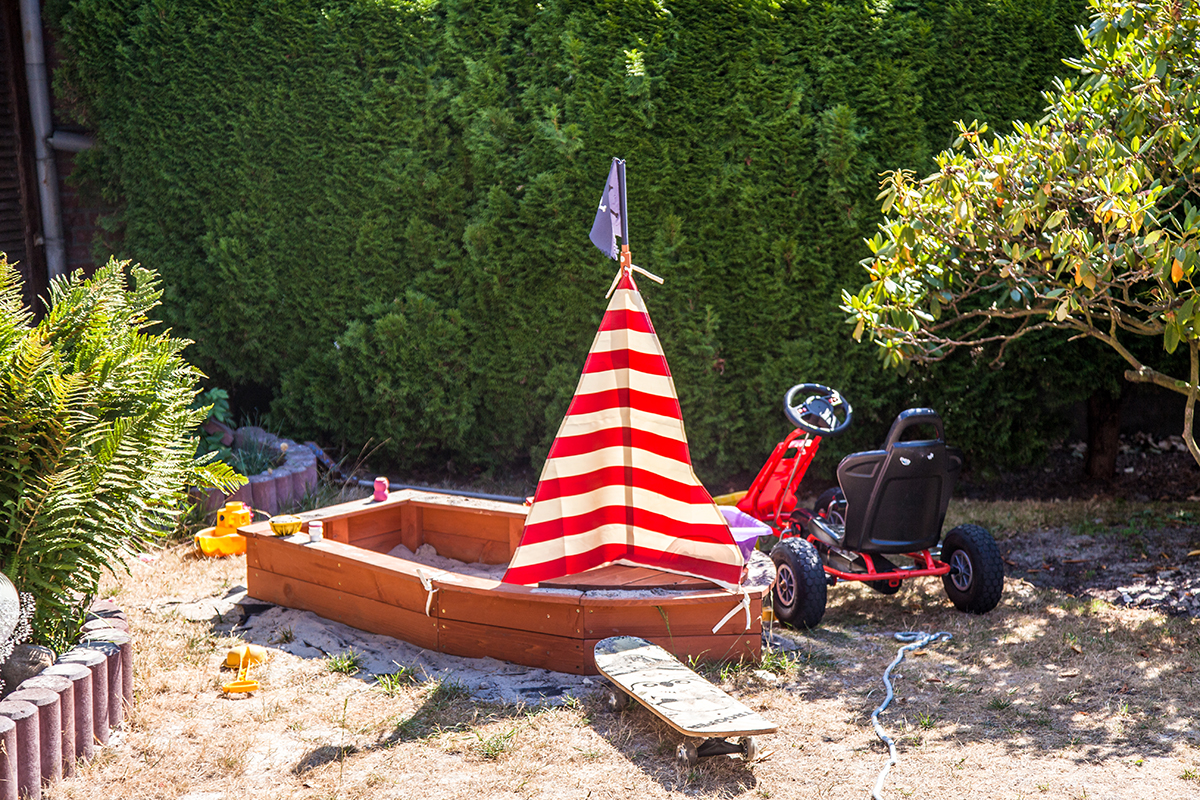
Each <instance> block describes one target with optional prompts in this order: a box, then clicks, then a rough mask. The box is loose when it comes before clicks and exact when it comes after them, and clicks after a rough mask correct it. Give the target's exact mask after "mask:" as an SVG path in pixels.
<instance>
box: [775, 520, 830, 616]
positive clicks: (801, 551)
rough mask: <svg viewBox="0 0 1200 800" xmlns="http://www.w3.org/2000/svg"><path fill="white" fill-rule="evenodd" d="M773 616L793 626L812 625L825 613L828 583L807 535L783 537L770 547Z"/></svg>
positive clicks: (819, 558) (819, 559)
mask: <svg viewBox="0 0 1200 800" xmlns="http://www.w3.org/2000/svg"><path fill="white" fill-rule="evenodd" d="M771 560H772V561H774V562H775V583H774V585H773V586H772V589H771V603H772V605H773V606H774V608H775V618H776V619H778V620H779V621H780V622H784V623H787V624H788V625H791V626H793V627H804V628H815V627H817V626H818V625H820V624H821V618H822V617H824V616H825V601H826V600H827V593H828V586H827V585H826V583H825V569H824V567H822V566H821V557H820V556H819V555H817V550H816V548H814V547H813V546H812V544H811V543H810V542H809V541H808V540H807V539H801V538H799V537H792V538H790V539H784V540H783V541H782V542H780V543H779V544H777V545H775V547H774V548H773V549H772V550H771Z"/></svg>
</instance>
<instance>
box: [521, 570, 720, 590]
mask: <svg viewBox="0 0 1200 800" xmlns="http://www.w3.org/2000/svg"><path fill="white" fill-rule="evenodd" d="M538 588H540V589H577V590H579V591H581V592H587V591H595V590H604V589H674V590H679V591H705V590H716V589H717V588H718V587H717V586H716V585H715V584H713V583H712V582H710V581H706V580H703V579H702V578H693V577H692V576H690V575H676V574H675V573H673V572H663V571H662V570H660V569H652V568H650V567H630V566H626V565H624V564H609V565H607V566H603V567H596V568H595V569H589V570H588V571H587V572H581V573H579V574H578V575H568V576H566V577H565V578H555V579H554V580H550V581H542V582H541V583H539V584H538Z"/></svg>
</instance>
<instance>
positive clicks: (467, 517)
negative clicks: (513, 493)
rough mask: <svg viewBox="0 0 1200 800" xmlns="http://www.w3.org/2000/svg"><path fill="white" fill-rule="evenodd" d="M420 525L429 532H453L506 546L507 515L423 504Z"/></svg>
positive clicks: (426, 534) (426, 532) (427, 534)
mask: <svg viewBox="0 0 1200 800" xmlns="http://www.w3.org/2000/svg"><path fill="white" fill-rule="evenodd" d="M423 517H424V519H423V520H422V523H421V527H422V528H423V529H424V530H425V536H426V541H428V537H429V534H431V533H443V534H453V535H454V536H461V537H466V538H471V539H481V540H486V541H489V542H502V543H503V544H504V547H505V548H507V547H508V520H509V517H506V516H498V515H494V514H481V513H479V512H478V511H475V510H473V509H465V508H446V507H439V506H425V507H424V513H423Z"/></svg>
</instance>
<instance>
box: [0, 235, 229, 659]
mask: <svg viewBox="0 0 1200 800" xmlns="http://www.w3.org/2000/svg"><path fill="white" fill-rule="evenodd" d="M160 296H161V291H160V289H159V282H158V277H157V276H156V275H155V274H154V273H153V272H151V271H150V270H146V269H142V268H140V267H132V268H130V266H129V263H128V262H118V261H115V260H111V261H109V263H108V264H107V265H106V266H105V267H103V268H101V269H100V270H98V271H97V273H96V274H95V276H94V277H92V278H91V279H89V280H81V279H76V278H73V277H72V278H67V279H65V280H60V281H56V282H54V283H53V284H52V285H51V287H50V310H49V312H48V313H47V314H46V315H45V316H44V317H43V318H42V319H41V320H40V321H38V322H36V323H34V321H33V319H32V317H31V315H30V313H29V311H28V310H27V309H26V308H25V307H24V306H23V305H22V302H21V297H22V293H21V285H20V278H19V275H18V273H17V272H16V271H15V270H14V269H13V268H12V267H11V266H9V264H8V262H7V260H6V259H4V258H3V256H2V255H0V570H2V571H3V572H4V574H5V575H7V576H8V577H9V579H10V580H12V582H13V583H14V584H15V585H16V587H17V589H18V590H19V591H22V592H29V593H30V594H32V595H33V596H34V599H35V601H36V604H37V611H36V613H35V615H34V619H33V628H34V638H35V640H37V641H40V642H42V643H45V644H48V645H49V646H51V647H53V648H55V649H61V648H62V647H64V646H68V645H69V644H70V643H71V642H73V641H74V638H75V636H76V634H77V633H78V631H79V627H80V625H81V624H82V621H83V615H84V612H85V611H86V609H87V607H88V605H89V604H90V602H91V600H92V598H93V597H94V596H95V594H96V591H97V589H98V587H99V582H100V578H101V576H102V574H103V572H104V571H105V570H109V571H112V570H115V569H117V568H119V567H122V566H123V565H124V564H125V556H126V555H128V554H130V553H132V552H134V551H137V550H139V549H142V548H144V547H145V546H146V545H147V544H148V543H149V542H150V541H152V540H153V539H154V537H156V536H159V535H163V534H165V533H167V532H169V531H170V529H171V528H172V526H173V525H174V521H175V519H176V517H177V515H178V513H179V510H180V508H181V504H182V501H183V498H184V489H185V487H186V486H187V485H189V484H191V485H199V486H219V487H221V488H224V489H226V490H230V489H233V488H235V487H236V486H237V485H239V484H240V483H242V482H243V481H244V478H242V477H241V476H239V475H237V474H236V473H235V472H233V470H232V469H230V468H229V467H228V466H226V465H225V464H222V463H220V462H218V461H216V460H215V458H214V456H213V455H209V456H202V457H199V458H197V457H196V455H195V454H196V442H197V434H198V430H197V429H198V426H199V424H200V423H201V422H202V421H203V419H204V418H205V416H206V414H207V409H193V408H191V404H192V401H193V399H194V398H195V396H196V393H197V384H198V381H199V380H200V378H201V377H202V375H201V373H200V372H199V371H198V370H197V369H196V368H194V367H192V366H191V365H189V364H188V363H187V362H186V361H185V360H184V359H183V357H182V355H181V353H182V351H183V349H184V348H185V347H186V346H187V345H188V344H190V342H188V341H187V340H184V339H176V338H173V337H172V336H170V335H169V333H151V332H149V329H150V328H151V327H152V326H153V325H154V324H155V322H154V320H152V319H151V318H150V317H149V316H148V314H149V312H150V311H151V309H153V308H154V307H155V306H156V305H157V304H158V301H159V298H160Z"/></svg>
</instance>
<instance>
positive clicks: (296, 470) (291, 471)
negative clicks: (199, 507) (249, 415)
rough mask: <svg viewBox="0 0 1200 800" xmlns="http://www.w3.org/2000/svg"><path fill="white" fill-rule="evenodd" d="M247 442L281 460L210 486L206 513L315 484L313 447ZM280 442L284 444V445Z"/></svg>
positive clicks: (271, 503)
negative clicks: (224, 487)
mask: <svg viewBox="0 0 1200 800" xmlns="http://www.w3.org/2000/svg"><path fill="white" fill-rule="evenodd" d="M246 442H257V443H259V444H261V445H263V446H265V447H268V448H272V449H275V450H282V451H283V452H284V453H285V458H284V462H283V464H281V465H279V466H278V467H274V468H272V469H269V470H267V471H266V472H260V473H259V474H257V475H248V476H247V478H249V480H250V482H249V483H247V484H246V485H245V486H242V487H240V488H239V489H237V490H236V491H234V492H233V493H232V494H229V495H226V494H224V493H223V492H221V490H219V489H210V490H209V491H208V498H207V500H206V501H205V504H204V513H205V514H208V513H211V512H213V511H216V510H217V509H218V508H220V507H221V506H223V505H224V504H225V503H227V502H229V501H232V500H240V501H241V502H243V503H245V504H246V505H248V506H250V507H251V508H253V509H254V510H256V511H262V512H264V513H266V514H267V515H269V516H274V515H275V514H278V513H279V512H280V510H281V509H283V508H284V507H286V506H287V505H289V504H292V503H297V502H299V501H300V500H301V499H303V498H304V496H305V495H306V494H308V493H309V492H311V491H312V490H313V489H315V488H316V486H317V455H316V453H314V452H313V451H312V450H310V449H308V448H307V447H305V446H303V445H300V444H297V443H296V442H294V441H292V440H291V439H283V438H281V437H279V436H276V435H275V434H273V433H268V432H267V431H265V430H263V429H262V428H259V427H257V426H254V425H249V426H246V427H242V428H238V429H237V430H235V431H234V432H233V446H234V447H238V448H240V447H242V446H243V445H244V444H245V443H246ZM283 445H286V449H285V448H284V447H283ZM0 800H3V798H0Z"/></svg>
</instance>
